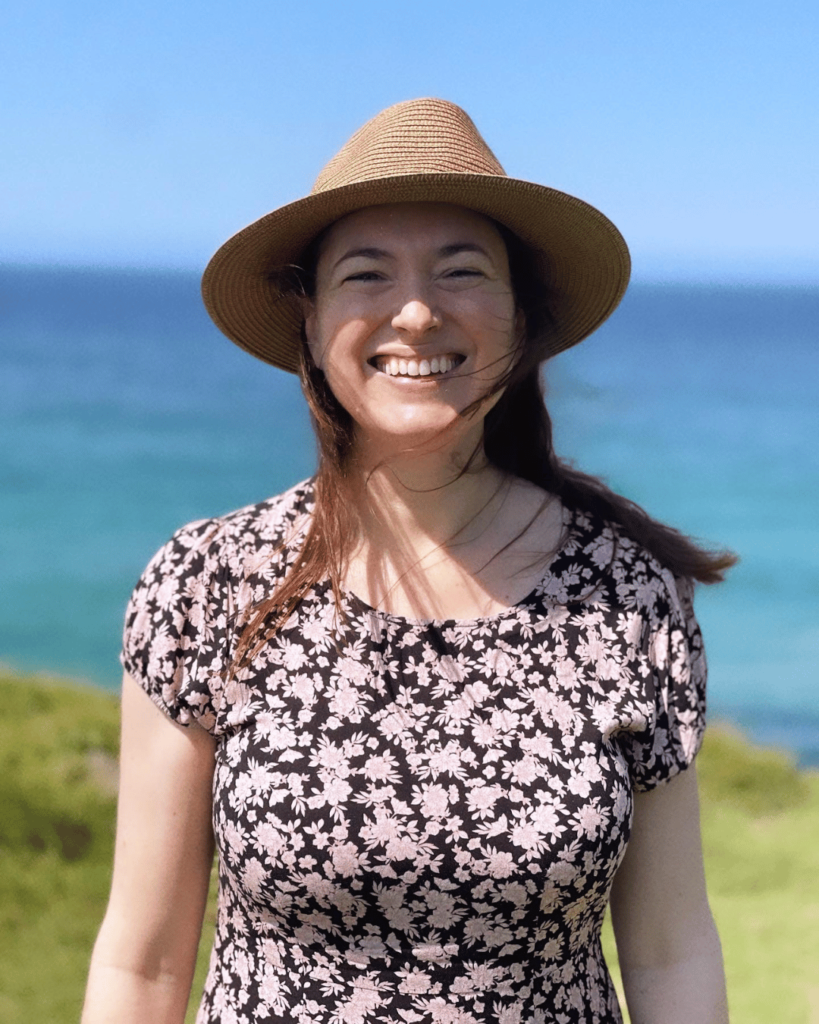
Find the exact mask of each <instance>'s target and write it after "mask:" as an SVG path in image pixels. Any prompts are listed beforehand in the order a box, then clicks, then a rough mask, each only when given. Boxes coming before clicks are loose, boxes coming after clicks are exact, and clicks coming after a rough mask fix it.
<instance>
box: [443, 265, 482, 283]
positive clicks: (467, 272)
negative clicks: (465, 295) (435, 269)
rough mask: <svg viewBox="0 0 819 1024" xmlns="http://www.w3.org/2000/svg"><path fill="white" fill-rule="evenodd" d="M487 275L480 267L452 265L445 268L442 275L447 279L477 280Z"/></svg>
mask: <svg viewBox="0 0 819 1024" xmlns="http://www.w3.org/2000/svg"><path fill="white" fill-rule="evenodd" d="M485 276H486V275H485V274H484V272H483V271H482V270H480V269H478V267H452V269H451V270H445V271H444V272H443V274H442V277H443V278H444V280H445V281H464V282H467V281H477V280H480V279H481V278H482V277H485Z"/></svg>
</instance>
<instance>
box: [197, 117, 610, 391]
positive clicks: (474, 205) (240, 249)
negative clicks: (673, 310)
mask: <svg viewBox="0 0 819 1024" xmlns="http://www.w3.org/2000/svg"><path fill="white" fill-rule="evenodd" d="M403 202H440V203H454V204H457V205H458V206H464V207H467V208H468V209H470V210H475V211H476V212H478V213H482V214H484V215H485V216H487V217H492V218H493V219H494V220H496V221H499V222H500V223H501V224H505V225H506V227H508V228H509V229H510V230H511V231H513V232H514V233H515V234H516V235H518V237H519V238H520V239H521V240H522V241H523V242H525V243H526V244H527V245H528V246H529V247H530V249H531V250H532V254H533V259H534V263H535V267H534V269H535V272H536V274H537V276H539V277H540V278H541V279H542V281H543V287H544V289H545V290H546V292H547V294H548V306H549V310H550V313H551V315H552V318H553V320H554V322H555V326H556V331H555V338H554V345H553V346H552V349H551V352H550V354H551V355H554V354H555V353H557V352H561V351H563V349H566V348H570V347H571V346H572V345H576V344H577V343H578V342H579V341H582V340H583V338H585V337H586V336H587V335H589V334H591V332H592V331H594V330H595V329H596V328H597V327H599V326H600V324H601V323H603V321H604V320H605V319H606V317H607V316H609V314H610V313H611V312H612V311H613V310H614V308H615V307H616V306H617V303H618V302H619V301H620V299H621V298H622V295H623V292H624V291H625V290H626V285H627V284H628V278H629V268H630V261H629V255H628V248H627V247H626V243H625V242H624V241H623V238H622V236H621V235H620V232H619V231H618V230H617V228H616V227H615V226H614V225H613V224H612V223H611V221H609V220H608V219H607V218H606V217H604V216H603V214H602V213H600V212H599V211H598V210H596V209H595V208H594V207H593V206H589V204H588V203H584V202H583V201H582V200H580V199H575V198H574V196H570V195H566V194H565V193H563V192H558V191H556V190H555V189H551V188H546V187H545V186H543V185H535V184H533V183H532V182H528V181H519V180H517V179H515V178H509V177H507V175H506V173H505V171H504V170H503V168H502V167H501V165H500V164H499V163H498V161H497V159H496V158H495V155H494V154H493V153H492V151H491V150H490V149H489V147H488V146H487V145H486V143H485V142H484V140H483V139H482V138H481V136H480V134H479V132H478V130H477V128H476V127H475V125H474V124H473V123H472V121H471V119H470V118H469V116H468V115H467V114H466V113H465V112H464V111H463V110H461V108H460V107H457V106H455V105H454V104H453V103H448V102H446V101H445V100H438V99H420V100H409V101H407V102H405V103H398V104H396V105H395V106H393V107H388V108H387V109H386V110H382V111H381V113H380V114H377V115H376V116H375V117H374V118H373V119H372V120H371V121H368V122H367V123H366V124H365V125H364V127H363V128H360V129H359V130H358V131H357V132H356V133H355V135H353V137H352V138H351V139H350V140H349V142H347V143H346V145H345V146H343V147H342V149H341V150H339V152H338V153H337V154H336V156H334V157H333V159H332V160H331V161H330V162H329V163H328V164H327V166H326V167H325V168H324V170H323V171H322V172H321V173H320V174H319V176H318V178H317V180H316V183H315V185H314V186H313V190H312V192H311V193H310V195H309V196H307V197H306V198H304V199H299V200H297V201H296V202H294V203H289V204H288V205H287V206H282V207H281V208H280V209H278V210H274V211H273V212H272V213H268V214H267V215H266V216H264V217H262V218H260V219H259V220H257V221H255V222H254V223H253V224H250V225H249V226H248V227H246V228H244V229H243V230H242V231H240V232H239V233H238V234H236V235H234V236H233V237H232V238H230V239H228V241H227V242H225V244H224V245H223V246H222V247H221V248H220V249H219V250H218V251H217V252H216V254H215V255H214V256H213V258H212V259H211V261H210V263H209V264H208V266H207V269H206V270H205V274H204V277H203V279H202V295H203V297H204V300H205V305H206V306H207V309H208V312H209V313H210V315H211V317H212V318H213V321H214V322H215V324H216V326H217V327H218V328H219V329H220V330H221V331H223V332H224V333H225V334H226V335H227V336H228V338H230V340H231V341H234V342H236V344H237V345H239V346H241V348H243V349H246V350H247V351H248V352H250V353H251V354H252V355H254V356H258V358H259V359H263V360H264V361H265V362H268V363H272V364H273V366H278V367H281V368H282V369H283V370H290V371H292V372H297V371H298V366H299V349H300V345H301V339H300V330H301V316H300V312H299V309H298V305H297V304H296V303H295V302H294V301H293V297H292V296H291V295H289V294H286V293H282V292H281V291H280V290H279V288H278V287H277V285H276V284H275V281H276V275H277V272H279V271H281V270H282V269H283V268H285V267H287V266H288V265H292V264H297V263H298V260H299V257H300V256H301V254H302V253H303V251H304V249H305V248H306V246H307V245H308V244H309V243H310V242H311V241H312V239H314V238H315V237H316V235H318V234H319V233H320V232H321V231H322V230H323V229H324V228H326V227H328V226H329V225H330V224H332V223H333V222H334V221H336V220H338V219H339V218H340V217H343V216H345V215H346V214H348V213H352V212H353V211H354V210H360V209H362V208H363V207H366V206H378V205H383V204H385V203H403Z"/></svg>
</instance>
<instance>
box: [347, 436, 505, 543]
mask: <svg viewBox="0 0 819 1024" xmlns="http://www.w3.org/2000/svg"><path fill="white" fill-rule="evenodd" d="M504 488H505V476H504V474H503V473H502V472H501V471H500V470H499V469H497V468H496V467H495V466H492V465H491V464H490V463H489V462H488V461H487V459H486V456H485V455H484V452H483V448H482V447H481V446H480V445H479V444H478V446H477V447H476V445H475V444H472V445H468V446H464V447H462V448H460V449H459V450H458V451H453V449H452V448H446V449H442V450H440V451H427V452H413V453H412V454H411V455H409V454H402V455H400V456H393V457H391V458H384V459H381V460H377V459H374V458H369V459H363V458H360V459H359V460H358V461H357V465H356V472H355V474H354V484H353V500H354V501H355V503H356V505H357V507H358V511H359V514H360V517H361V525H362V528H363V531H364V534H365V536H366V537H367V539H368V541H369V542H370V543H371V544H375V545H377V546H378V547H382V546H384V547H387V548H391V549H393V550H395V549H396V548H400V549H404V550H405V551H407V552H408V553H409V552H414V553H415V554H420V553H421V552H422V551H423V550H424V549H428V548H429V547H430V546H431V545H434V546H438V545H442V544H447V543H448V542H449V541H452V540H455V541H462V540H465V539H466V538H467V536H468V535H469V534H471V533H472V532H473V529H474V528H477V527H479V525H480V523H481V522H483V521H484V520H485V518H486V513H489V512H490V511H491V509H492V508H493V506H494V505H495V504H496V499H497V497H498V495H499V494H501V493H502V492H503V491H504Z"/></svg>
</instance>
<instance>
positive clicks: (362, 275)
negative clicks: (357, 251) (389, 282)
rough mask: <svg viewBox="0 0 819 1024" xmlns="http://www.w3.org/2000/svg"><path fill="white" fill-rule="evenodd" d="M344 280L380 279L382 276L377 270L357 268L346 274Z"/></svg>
mask: <svg viewBox="0 0 819 1024" xmlns="http://www.w3.org/2000/svg"><path fill="white" fill-rule="evenodd" d="M344 280H345V281H365V282H366V281H382V280H383V276H382V275H381V274H380V273H379V272H378V271H377V270H359V271H358V272H357V273H355V274H348V276H347V277H345V278H344Z"/></svg>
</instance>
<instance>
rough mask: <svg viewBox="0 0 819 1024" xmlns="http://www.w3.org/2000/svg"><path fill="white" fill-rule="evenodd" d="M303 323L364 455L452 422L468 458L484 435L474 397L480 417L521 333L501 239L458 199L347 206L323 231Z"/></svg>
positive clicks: (429, 436) (433, 436) (435, 432)
mask: <svg viewBox="0 0 819 1024" xmlns="http://www.w3.org/2000/svg"><path fill="white" fill-rule="evenodd" d="M305 333H306V337H307V343H308V346H309V350H310V355H311V357H312V359H313V362H314V364H315V365H316V367H317V368H318V369H319V370H320V371H321V372H322V373H323V374H324V376H325V378H326V380H327V383H328V385H329V387H330V390H331V391H332V392H333V394H334V395H335V397H336V398H337V400H338V401H339V402H340V403H341V405H342V406H343V407H344V408H345V409H346V410H347V412H348V413H349V414H350V416H351V417H352V418H353V420H354V421H355V423H356V443H357V448H358V451H359V457H366V456H364V454H363V453H364V450H365V449H370V448H372V447H373V446H375V447H376V448H377V449H378V451H379V454H378V455H377V456H376V458H377V459H378V460H379V461H380V460H381V459H383V458H385V457H389V456H390V455H400V454H401V453H402V452H406V450H407V447H408V445H409V446H411V447H412V448H413V449H414V451H415V452H417V446H418V445H421V446H423V445H424V444H429V442H430V440H432V441H433V442H434V443H437V439H439V437H440V434H441V431H444V430H447V431H449V432H450V433H451V432H452V431H453V428H456V426H458V427H460V430H459V433H461V434H463V433H468V435H469V440H468V441H467V442H466V443H467V451H466V455H467V456H468V455H469V454H471V453H472V452H473V451H474V449H475V447H476V446H477V445H478V444H479V443H480V438H481V434H482V422H481V417H480V416H479V415H477V412H478V407H479V408H480V410H481V412H482V413H483V414H484V415H485V414H486V412H488V411H489V407H490V405H491V403H492V400H493V399H494V400H497V397H498V396H499V385H500V383H501V381H502V380H503V378H504V377H505V376H506V375H507V374H508V372H509V370H510V368H511V365H512V360H513V355H514V352H515V350H516V348H517V345H518V342H519V341H520V324H519V323H518V324H517V328H516V310H515V298H514V294H513V291H512V283H511V280H510V276H509V261H508V258H507V254H506V247H505V245H504V242H503V239H502V238H501V236H500V233H499V232H498V230H497V229H496V228H495V227H494V226H493V225H492V223H491V222H490V221H489V220H487V219H486V218H485V217H481V216H480V215H478V214H475V213H473V212H472V211H470V210H465V209H463V208H461V207H457V206H447V205H443V204H428V203H405V204H401V205H390V206H383V207H374V208H373V207H371V208H369V209H366V210H360V211H358V212H357V213H352V214H348V216H346V217H344V218H343V219H342V220H340V221H339V222H338V223H336V224H334V225H333V227H332V228H330V230H329V231H328V232H327V234H326V235H325V237H324V239H323V242H322V245H321V249H320V254H319V259H318V264H317V268H316V287H315V295H314V296H313V297H312V298H311V299H308V300H306V301H305ZM516 335H517V337H516ZM433 364H434V365H435V367H436V369H435V370H434V371H433V368H432V367H433ZM475 403H478V405H477V406H475ZM473 406H475V408H474V409H473V415H472V416H468V417H465V416H463V413H464V410H466V409H467V408H470V407H473ZM467 428H468V429H467ZM388 439H389V440H388ZM447 441H448V444H453V443H454V439H453V438H452V437H448V438H447ZM461 443H463V442H461ZM385 448H386V449H388V448H392V449H393V450H392V451H389V450H385Z"/></svg>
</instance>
